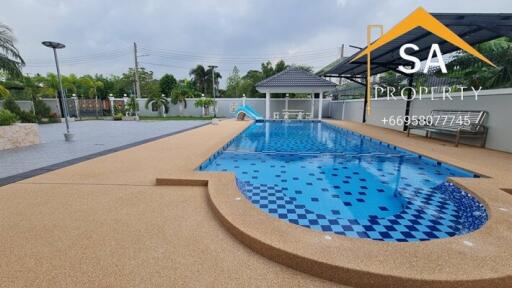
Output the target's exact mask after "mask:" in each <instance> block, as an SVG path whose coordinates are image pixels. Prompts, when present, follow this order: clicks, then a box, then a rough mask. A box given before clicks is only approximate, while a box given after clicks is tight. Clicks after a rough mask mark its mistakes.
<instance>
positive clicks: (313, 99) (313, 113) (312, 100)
mask: <svg viewBox="0 0 512 288" xmlns="http://www.w3.org/2000/svg"><path fill="white" fill-rule="evenodd" d="M313 115H315V92H313V93H311V118H313Z"/></svg>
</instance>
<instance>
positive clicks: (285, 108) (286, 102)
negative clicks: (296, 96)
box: [284, 93, 290, 110]
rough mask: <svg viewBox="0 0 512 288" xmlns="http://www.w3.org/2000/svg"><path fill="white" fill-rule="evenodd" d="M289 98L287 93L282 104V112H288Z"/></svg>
mask: <svg viewBox="0 0 512 288" xmlns="http://www.w3.org/2000/svg"><path fill="white" fill-rule="evenodd" d="M289 98H290V96H289V95H288V93H286V98H285V100H284V101H285V102H284V110H288V99H289Z"/></svg>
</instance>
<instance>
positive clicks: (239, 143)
mask: <svg viewBox="0 0 512 288" xmlns="http://www.w3.org/2000/svg"><path fill="white" fill-rule="evenodd" d="M263 124H265V123H263ZM318 125H320V126H318ZM266 126H267V127H266V128H267V129H264V130H261V131H260V130H259V128H258V129H254V128H252V127H254V125H253V126H251V127H249V129H248V130H246V131H245V132H243V133H242V134H241V135H239V136H238V137H237V138H235V139H234V140H233V141H232V142H231V143H229V144H228V145H227V146H226V147H224V150H223V151H221V152H219V153H216V154H215V155H214V157H212V159H210V160H209V161H207V162H206V163H204V164H203V165H201V167H200V170H208V171H233V172H235V173H236V175H237V181H238V185H239V188H240V190H241V191H242V193H243V194H244V195H245V196H246V197H247V199H249V200H250V201H251V202H252V203H253V204H254V205H256V206H257V207H259V208H260V209H262V210H264V211H266V212H268V213H269V214H271V215H273V216H275V217H278V218H280V219H283V220H284V221H288V222H290V223H293V224H296V225H300V226H303V227H308V228H311V229H314V230H318V231H324V232H329V233H335V234H339V235H344V236H348V237H357V238H368V239H373V240H380V241H392V242H414V241H426V240H431V239H438V238H445V237H451V236H455V235H461V234H465V233H469V232H471V231H474V230H476V229H478V228H479V227H481V226H482V225H483V224H484V223H485V222H486V221H487V217H488V216H487V213H486V210H485V208H484V207H483V205H481V204H480V203H479V202H478V201H477V200H476V199H475V198H474V197H472V196H470V195H469V194H467V193H466V192H464V191H462V190H461V189H459V188H457V187H455V186H454V185H452V184H450V183H447V182H446V178H447V177H449V176H458V177H470V176H472V175H471V174H470V173H468V172H466V171H463V170H460V169H457V168H454V167H451V166H448V165H445V164H441V163H439V162H437V161H433V160H429V159H427V158H424V157H421V156H418V155H415V154H412V153H410V152H407V151H403V150H400V149H397V148H395V147H393V146H391V145H387V144H379V142H378V141H372V140H369V139H366V138H363V137H359V138H360V141H359V143H360V145H359V146H357V145H355V144H347V143H354V142H356V141H355V139H351V140H350V141H349V140H346V141H345V142H344V143H343V141H342V140H336V139H337V138H343V137H346V138H354V137H355V138H357V134H354V133H350V132H344V130H342V131H341V132H340V131H339V130H338V129H336V128H332V127H330V126H328V127H327V128H325V129H324V126H325V124H320V123H310V124H309V123H306V124H300V122H299V123H293V124H291V125H289V126H286V123H285V124H276V123H273V124H272V125H266ZM269 126H270V127H269ZM272 126H277V127H274V128H273V127H272ZM281 126H282V127H281ZM311 127H314V128H315V129H316V132H315V133H316V134H315V133H313V132H311V130H309V132H307V133H306V132H304V131H306V130H308V129H311ZM251 128H252V130H251ZM315 129H313V130H315ZM283 130H288V131H285V132H283ZM255 131H256V132H255ZM246 133H248V134H249V135H251V136H246ZM253 133H256V134H258V135H259V136H255V135H254V134H253ZM269 133H270V135H268V134H269ZM272 133H277V134H282V135H281V136H279V137H277V138H276V135H274V134H272ZM332 133H342V136H339V135H331V134H332ZM265 134H266V137H267V140H268V139H272V141H280V142H282V143H281V144H279V145H277V144H276V145H273V144H270V143H269V142H268V141H265V140H263V141H262V140H261V138H262V137H263V139H265ZM315 135H316V136H315ZM290 136H291V137H290ZM248 139H253V140H255V142H250V141H248ZM316 142H318V143H316ZM369 142H372V143H369ZM286 143H288V145H285V144H286ZM301 143H302V144H301ZM333 143H334V144H333ZM309 145H312V146H309ZM375 145H376V146H377V148H372V146H375ZM301 146H303V147H308V148H302V149H312V150H313V152H311V151H306V153H304V152H302V153H299V152H296V151H292V153H290V152H286V150H298V149H301V148H300V147H301ZM381 146H382V147H381ZM267 149H269V150H278V151H273V152H268V151H266V150H267ZM315 149H316V150H315ZM325 151H332V152H325ZM361 151H364V152H366V153H360V152H361Z"/></svg>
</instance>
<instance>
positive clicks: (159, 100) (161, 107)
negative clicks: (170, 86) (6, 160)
mask: <svg viewBox="0 0 512 288" xmlns="http://www.w3.org/2000/svg"><path fill="white" fill-rule="evenodd" d="M149 105H155V106H156V107H157V108H158V111H159V113H160V116H162V117H165V110H166V109H169V100H167V98H165V95H164V94H155V95H153V96H151V97H149V98H148V100H146V105H145V107H146V109H149Z"/></svg>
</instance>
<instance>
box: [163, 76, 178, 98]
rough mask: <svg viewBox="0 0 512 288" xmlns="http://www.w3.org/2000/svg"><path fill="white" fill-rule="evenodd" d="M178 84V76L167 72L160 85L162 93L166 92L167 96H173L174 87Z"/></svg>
mask: <svg viewBox="0 0 512 288" xmlns="http://www.w3.org/2000/svg"><path fill="white" fill-rule="evenodd" d="M176 85H178V81H176V78H174V76H172V75H171V74H165V75H164V76H162V78H160V81H159V86H160V93H162V94H165V96H168V97H169V96H171V93H172V90H173V89H174V87H176Z"/></svg>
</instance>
